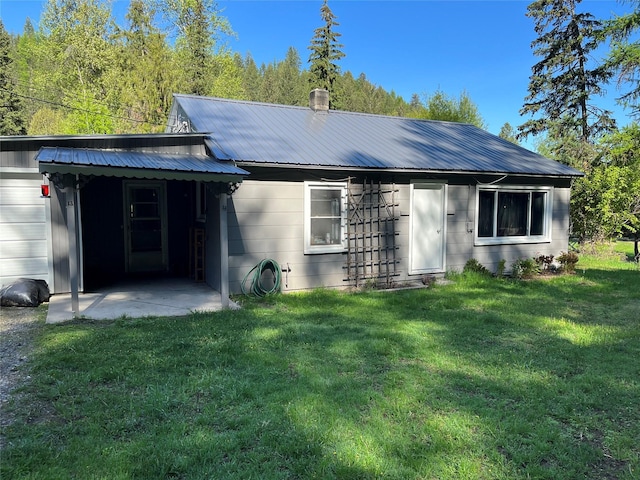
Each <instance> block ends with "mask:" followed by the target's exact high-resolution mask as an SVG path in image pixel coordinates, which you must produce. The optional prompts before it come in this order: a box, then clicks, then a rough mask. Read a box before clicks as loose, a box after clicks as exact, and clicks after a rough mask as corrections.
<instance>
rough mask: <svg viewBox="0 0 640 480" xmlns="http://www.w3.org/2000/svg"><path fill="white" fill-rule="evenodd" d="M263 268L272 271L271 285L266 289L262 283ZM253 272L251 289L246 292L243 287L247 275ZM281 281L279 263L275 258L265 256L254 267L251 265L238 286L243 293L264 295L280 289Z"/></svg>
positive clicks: (247, 277)
mask: <svg viewBox="0 0 640 480" xmlns="http://www.w3.org/2000/svg"><path fill="white" fill-rule="evenodd" d="M265 270H271V272H272V273H273V287H271V288H269V289H267V288H265V286H264V285H263V284H262V274H263V273H264V272H265ZM251 273H253V278H252V280H251V289H250V290H249V292H247V290H246V288H245V284H246V283H247V280H248V279H249V276H250V275H251ZM281 283H282V272H281V270H280V265H278V262H276V261H275V260H272V259H270V258H265V259H264V260H261V261H260V263H258V264H257V265H256V266H255V267H253V268H252V269H251V270H249V272H248V273H247V274H246V275H245V276H244V279H243V280H242V284H241V285H240V288H241V289H242V293H243V294H245V295H249V293H252V294H253V295H255V296H256V297H264V296H265V295H269V294H270V293H275V292H278V291H280V284H281Z"/></svg>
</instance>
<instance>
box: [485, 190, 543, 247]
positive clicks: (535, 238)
mask: <svg viewBox="0 0 640 480" xmlns="http://www.w3.org/2000/svg"><path fill="white" fill-rule="evenodd" d="M481 191H483V192H487V191H493V192H498V193H499V192H503V193H509V192H512V193H529V194H531V193H536V192H542V193H545V194H546V195H545V205H544V218H543V221H542V225H543V234H542V235H519V236H504V237H498V236H495V235H494V236H491V237H480V236H478V233H479V222H480V192H481ZM529 208H531V207H530V204H529ZM495 209H497V202H496V205H495V207H494V213H493V225H494V234H495V225H496V222H497V218H496V217H497V212H496V210H495ZM527 221H528V225H527V229H529V228H531V218H530V216H529V217H528V219H527ZM552 225H553V187H547V186H531V185H529V186H525V185H483V184H480V185H478V186H477V187H476V205H475V228H474V245H512V244H522V243H550V242H551V232H552Z"/></svg>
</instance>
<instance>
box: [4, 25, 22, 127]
mask: <svg viewBox="0 0 640 480" xmlns="http://www.w3.org/2000/svg"><path fill="white" fill-rule="evenodd" d="M25 133H26V129H25V122H24V117H23V108H22V99H21V98H20V97H19V96H18V94H16V85H15V67H14V62H13V59H12V57H11V36H10V35H9V33H8V32H7V31H6V29H5V28H4V23H2V20H0V135H24V134H25Z"/></svg>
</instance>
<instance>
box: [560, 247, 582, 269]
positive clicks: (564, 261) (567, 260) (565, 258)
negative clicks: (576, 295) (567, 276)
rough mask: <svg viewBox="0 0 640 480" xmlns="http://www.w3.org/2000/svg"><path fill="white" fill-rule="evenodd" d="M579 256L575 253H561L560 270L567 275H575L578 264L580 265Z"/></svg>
mask: <svg viewBox="0 0 640 480" xmlns="http://www.w3.org/2000/svg"><path fill="white" fill-rule="evenodd" d="M578 260H579V258H578V254H577V253H574V252H566V253H565V252H560V255H559V256H558V262H560V268H561V269H562V271H563V272H565V273H575V271H576V263H578Z"/></svg>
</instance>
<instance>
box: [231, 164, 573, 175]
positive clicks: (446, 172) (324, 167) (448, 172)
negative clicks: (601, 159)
mask: <svg viewBox="0 0 640 480" xmlns="http://www.w3.org/2000/svg"><path fill="white" fill-rule="evenodd" d="M235 164H236V166H238V167H242V168H247V169H248V168H250V167H260V168H278V169H289V170H337V171H344V172H372V173H410V174H423V175H425V174H427V175H470V176H474V175H475V176H478V175H507V176H509V177H527V178H548V177H553V178H566V179H571V178H577V177H584V173H582V172H580V174H579V175H568V174H564V175H560V174H553V173H509V172H492V171H478V170H469V171H467V170H421V169H415V168H364V167H343V166H334V165H300V164H295V165H294V164H273V163H257V162H242V161H236V162H235Z"/></svg>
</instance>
